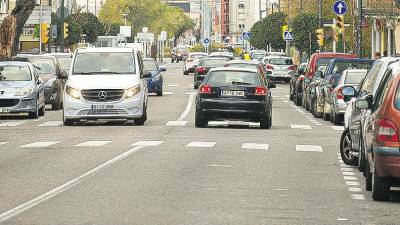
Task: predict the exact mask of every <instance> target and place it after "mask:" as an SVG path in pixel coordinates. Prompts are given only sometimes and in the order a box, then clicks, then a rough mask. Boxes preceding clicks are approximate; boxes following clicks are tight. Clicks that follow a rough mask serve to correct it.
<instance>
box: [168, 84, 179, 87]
mask: <svg viewBox="0 0 400 225" xmlns="http://www.w3.org/2000/svg"><path fill="white" fill-rule="evenodd" d="M167 86H168V87H179V84H168V85H167Z"/></svg>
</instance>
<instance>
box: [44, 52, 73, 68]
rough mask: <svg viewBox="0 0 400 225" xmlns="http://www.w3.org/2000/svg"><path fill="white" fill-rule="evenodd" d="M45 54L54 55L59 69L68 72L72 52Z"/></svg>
mask: <svg viewBox="0 0 400 225" xmlns="http://www.w3.org/2000/svg"><path fill="white" fill-rule="evenodd" d="M46 55H52V56H54V57H56V58H57V61H58V63H59V64H60V68H61V70H63V71H67V72H69V69H70V67H71V64H72V56H73V54H72V53H48V54H46Z"/></svg>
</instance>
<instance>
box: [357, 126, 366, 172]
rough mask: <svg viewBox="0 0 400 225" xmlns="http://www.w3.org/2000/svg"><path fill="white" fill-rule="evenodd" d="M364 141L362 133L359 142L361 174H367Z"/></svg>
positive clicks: (359, 167)
mask: <svg viewBox="0 0 400 225" xmlns="http://www.w3.org/2000/svg"><path fill="white" fill-rule="evenodd" d="M361 139H362V134H361V133H360V140H359V145H358V146H359V148H360V149H359V152H358V169H359V170H360V172H365V164H366V163H365V161H366V159H365V152H364V143H363V141H362V140H361Z"/></svg>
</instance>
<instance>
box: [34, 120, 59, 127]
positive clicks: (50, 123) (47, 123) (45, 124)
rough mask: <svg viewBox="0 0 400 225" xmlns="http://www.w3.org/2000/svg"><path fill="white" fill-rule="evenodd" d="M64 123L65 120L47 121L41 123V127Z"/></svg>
mask: <svg viewBox="0 0 400 225" xmlns="http://www.w3.org/2000/svg"><path fill="white" fill-rule="evenodd" d="M62 123H63V121H47V122H45V123H42V124H39V125H38V126H39V127H56V126H60V125H61V124H62Z"/></svg>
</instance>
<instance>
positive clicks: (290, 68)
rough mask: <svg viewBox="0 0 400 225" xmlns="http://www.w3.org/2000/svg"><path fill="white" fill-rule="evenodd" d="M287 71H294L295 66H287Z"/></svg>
mask: <svg viewBox="0 0 400 225" xmlns="http://www.w3.org/2000/svg"><path fill="white" fill-rule="evenodd" d="M287 69H288V70H296V67H295V66H289V67H288V68H287Z"/></svg>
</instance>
